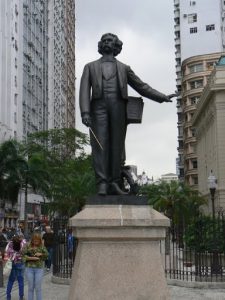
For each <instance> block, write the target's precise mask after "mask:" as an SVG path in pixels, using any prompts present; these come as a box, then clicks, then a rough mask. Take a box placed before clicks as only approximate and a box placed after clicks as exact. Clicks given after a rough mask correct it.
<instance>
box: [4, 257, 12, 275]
mask: <svg viewBox="0 0 225 300" xmlns="http://www.w3.org/2000/svg"><path fill="white" fill-rule="evenodd" d="M11 270H12V260H11V259H8V260H7V261H6V263H5V266H4V268H3V275H4V276H9V274H10V273H11Z"/></svg>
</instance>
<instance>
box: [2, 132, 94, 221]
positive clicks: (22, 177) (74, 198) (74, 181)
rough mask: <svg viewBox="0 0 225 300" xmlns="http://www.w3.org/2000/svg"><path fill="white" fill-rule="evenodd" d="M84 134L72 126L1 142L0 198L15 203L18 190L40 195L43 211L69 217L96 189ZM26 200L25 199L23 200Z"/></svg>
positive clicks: (86, 139) (87, 141)
mask: <svg viewBox="0 0 225 300" xmlns="http://www.w3.org/2000/svg"><path fill="white" fill-rule="evenodd" d="M88 143H89V140H88V138H87V136H86V135H85V134H83V133H81V132H79V131H77V130H75V129H71V128H70V129H60V130H58V129H54V130H49V131H46V132H38V133H35V134H32V135H30V136H29V138H28V141H27V143H23V144H22V143H18V142H16V141H14V140H9V141H6V142H4V143H2V144H1V145H0V198H1V199H3V200H11V201H14V202H16V201H17V199H18V192H19V189H20V188H22V189H24V190H25V198H26V195H27V192H28V190H29V189H33V190H34V192H36V193H39V194H41V195H42V196H43V197H44V199H46V198H48V200H50V202H48V201H46V205H45V209H46V212H48V213H50V212H52V213H55V212H57V213H58V214H60V215H64V216H72V215H73V214H74V213H76V212H77V211H78V210H80V209H81V207H82V206H83V205H84V203H85V199H86V197H87V196H88V195H90V194H92V193H94V192H95V183H94V172H93V169H92V166H91V158H90V155H87V154H86V153H85V146H86V145H88ZM25 202H26V201H25Z"/></svg>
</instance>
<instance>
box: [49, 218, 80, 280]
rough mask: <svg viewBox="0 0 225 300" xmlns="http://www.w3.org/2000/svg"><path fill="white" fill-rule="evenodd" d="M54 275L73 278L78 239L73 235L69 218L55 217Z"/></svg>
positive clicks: (53, 225)
mask: <svg viewBox="0 0 225 300" xmlns="http://www.w3.org/2000/svg"><path fill="white" fill-rule="evenodd" d="M52 227H53V231H54V248H53V275H54V276H56V277H60V278H71V276H72V270H73V262H74V259H75V254H76V248H77V240H76V239H75V238H74V237H73V235H72V228H71V227H70V226H69V225H68V219H67V218H57V219H54V221H53V224H52Z"/></svg>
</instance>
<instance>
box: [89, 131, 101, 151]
mask: <svg viewBox="0 0 225 300" xmlns="http://www.w3.org/2000/svg"><path fill="white" fill-rule="evenodd" d="M89 129H90V132H91V133H92V135H93V137H94V138H95V140H96V142H97V143H98V144H99V147H100V148H101V149H102V150H103V147H102V145H101V143H100V142H99V140H98V139H97V137H96V135H95V134H94V132H93V130H92V129H91V127H89Z"/></svg>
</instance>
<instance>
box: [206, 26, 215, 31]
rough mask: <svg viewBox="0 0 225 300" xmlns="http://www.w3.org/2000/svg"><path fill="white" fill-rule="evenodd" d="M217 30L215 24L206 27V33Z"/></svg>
mask: <svg viewBox="0 0 225 300" xmlns="http://www.w3.org/2000/svg"><path fill="white" fill-rule="evenodd" d="M212 30H215V24H211V25H206V31H212Z"/></svg>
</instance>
